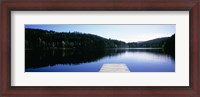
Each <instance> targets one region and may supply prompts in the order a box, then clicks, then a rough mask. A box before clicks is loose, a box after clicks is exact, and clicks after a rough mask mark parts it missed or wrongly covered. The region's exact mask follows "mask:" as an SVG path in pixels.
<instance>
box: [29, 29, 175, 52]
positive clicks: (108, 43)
mask: <svg viewBox="0 0 200 97" xmlns="http://www.w3.org/2000/svg"><path fill="white" fill-rule="evenodd" d="M128 47H130V48H139V47H142V48H163V49H164V50H166V51H169V52H175V34H174V35H172V36H171V37H163V38H157V39H153V40H149V41H144V42H137V43H136V42H132V43H125V42H123V41H119V40H114V39H106V38H103V37H100V36H97V35H93V34H86V33H81V32H59V33H58V32H55V31H51V30H50V31H48V30H41V29H31V28H25V48H26V49H66V48H83V49H93V48H98V49H101V48H128Z"/></svg>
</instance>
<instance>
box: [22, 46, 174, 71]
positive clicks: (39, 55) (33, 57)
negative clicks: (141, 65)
mask: <svg viewBox="0 0 200 97" xmlns="http://www.w3.org/2000/svg"><path fill="white" fill-rule="evenodd" d="M124 52H148V53H153V54H157V55H158V54H159V55H166V54H165V53H164V51H163V50H162V49H123V48H122V49H66V50H26V52H25V56H26V57H25V64H26V65H25V67H26V68H39V67H45V66H53V65H56V64H64V65H79V64H81V63H87V62H94V61H97V60H100V59H102V58H104V57H107V56H109V57H112V56H117V55H118V54H122V53H124ZM169 56H171V55H169ZM172 57H173V56H172ZM173 58H174V57H173Z"/></svg>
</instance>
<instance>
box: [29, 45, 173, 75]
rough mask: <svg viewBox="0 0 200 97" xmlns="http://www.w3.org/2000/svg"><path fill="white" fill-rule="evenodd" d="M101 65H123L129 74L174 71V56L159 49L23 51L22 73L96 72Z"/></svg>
mask: <svg viewBox="0 0 200 97" xmlns="http://www.w3.org/2000/svg"><path fill="white" fill-rule="evenodd" d="M103 64H126V65H127V66H128V68H129V70H130V71H131V72H175V57H174V55H171V54H167V53H165V52H164V51H163V50H162V49H151V48H115V49H65V50H25V72H99V70H100V68H101V67H102V65H103Z"/></svg>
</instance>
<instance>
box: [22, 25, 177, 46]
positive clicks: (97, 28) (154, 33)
mask: <svg viewBox="0 0 200 97" xmlns="http://www.w3.org/2000/svg"><path fill="white" fill-rule="evenodd" d="M25 28H36V29H43V30H53V31H56V32H69V31H70V32H74V31H78V32H82V33H90V34H95V35H99V36H102V37H105V38H111V39H117V40H122V41H125V42H136V41H146V40H151V39H154V38H158V37H167V36H171V35H172V34H174V33H175V32H176V25H173V24H172V25H78V24H76V25H64V24H63V25H58V24H28V25H25Z"/></svg>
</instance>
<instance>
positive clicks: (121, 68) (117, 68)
mask: <svg viewBox="0 0 200 97" xmlns="http://www.w3.org/2000/svg"><path fill="white" fill-rule="evenodd" d="M99 72H130V70H129V69H128V67H127V65H126V64H103V66H102V67H101V69H100V71H99Z"/></svg>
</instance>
